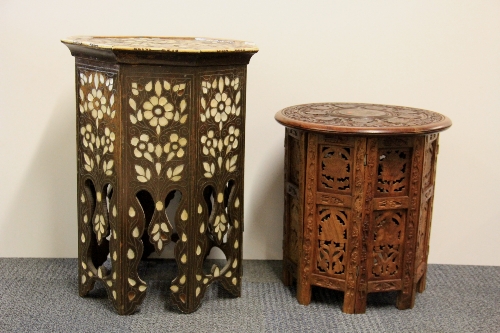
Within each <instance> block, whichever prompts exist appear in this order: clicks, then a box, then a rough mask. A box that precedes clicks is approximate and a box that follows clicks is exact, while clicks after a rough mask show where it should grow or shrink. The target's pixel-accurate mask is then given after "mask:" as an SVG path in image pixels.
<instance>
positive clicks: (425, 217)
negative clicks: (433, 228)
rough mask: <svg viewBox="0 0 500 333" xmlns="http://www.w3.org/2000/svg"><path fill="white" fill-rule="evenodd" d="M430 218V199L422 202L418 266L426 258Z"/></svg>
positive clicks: (419, 223) (419, 224)
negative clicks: (428, 221)
mask: <svg viewBox="0 0 500 333" xmlns="http://www.w3.org/2000/svg"><path fill="white" fill-rule="evenodd" d="M428 218H429V201H425V202H424V203H422V205H421V208H420V218H419V222H418V234H417V252H416V255H415V264H416V267H418V265H419V264H420V263H421V262H422V261H423V260H425V235H426V231H427V220H428Z"/></svg>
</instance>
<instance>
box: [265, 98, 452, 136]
mask: <svg viewBox="0 0 500 333" xmlns="http://www.w3.org/2000/svg"><path fill="white" fill-rule="evenodd" d="M275 119H276V120H277V121H278V122H279V123H280V124H282V125H284V126H287V127H293V128H298V129H302V130H307V131H316V132H327V133H339V134H366V135H388V134H396V135H410V134H428V133H434V132H440V131H443V130H445V129H447V128H449V127H450V126H451V120H450V119H449V118H448V117H446V116H443V115H442V114H440V113H437V112H433V111H428V110H422V109H415V108H409V107H404V106H392V105H380V104H361V103H312V104H301V105H295V106H291V107H288V108H285V109H283V110H281V111H279V112H278V113H276V115H275Z"/></svg>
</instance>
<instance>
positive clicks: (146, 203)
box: [136, 190, 155, 259]
mask: <svg viewBox="0 0 500 333" xmlns="http://www.w3.org/2000/svg"><path fill="white" fill-rule="evenodd" d="M136 197H137V200H138V201H139V204H140V205H141V207H142V210H143V212H144V219H145V221H144V232H143V234H142V236H141V240H142V244H143V245H144V250H143V252H142V259H145V258H147V257H148V256H149V255H150V254H151V253H153V252H154V250H155V247H154V246H153V244H151V242H150V241H149V235H148V232H147V230H148V226H149V223H150V222H151V218H152V217H153V213H154V209H155V204H154V200H153V197H152V196H151V194H149V192H148V191H146V190H141V191H139V192H137V194H136Z"/></svg>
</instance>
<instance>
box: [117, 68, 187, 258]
mask: <svg viewBox="0 0 500 333" xmlns="http://www.w3.org/2000/svg"><path fill="white" fill-rule="evenodd" d="M187 82H188V81H187V79H185V78H184V77H181V78H175V76H174V77H162V78H155V79H151V78H147V79H144V78H142V77H137V78H130V81H128V83H127V85H128V87H129V96H128V106H129V109H128V110H129V111H130V113H129V119H130V123H131V125H132V126H131V127H130V131H131V133H132V135H131V136H130V142H129V143H130V146H129V147H130V151H131V152H132V154H133V157H135V159H134V163H133V170H134V171H135V179H136V180H137V181H138V182H139V183H141V184H142V185H141V186H142V187H141V188H143V189H145V190H147V191H148V192H149V194H150V195H151V197H152V198H153V200H154V202H155V203H156V204H155V211H154V214H153V216H152V217H151V220H150V223H149V227H148V233H149V240H150V241H151V243H152V244H153V245H154V246H155V249H156V251H157V253H161V251H162V250H163V249H164V247H165V245H166V244H167V243H168V242H169V241H170V234H171V232H172V231H173V228H172V225H171V224H170V221H169V220H168V218H167V215H166V213H165V208H166V207H165V206H164V202H165V200H167V199H166V197H167V195H168V193H165V192H164V190H165V189H160V188H158V184H170V183H169V182H179V181H181V180H182V179H183V177H184V176H183V171H184V167H185V165H186V156H187V154H186V152H187V149H188V147H187V146H188V139H187V137H188V133H189V132H188V126H187V123H186V122H187V120H188V112H187V107H188V101H189V98H190V97H189V91H188V90H189V86H188V85H187ZM165 181H169V182H166V183H165ZM144 186H145V187H144Z"/></svg>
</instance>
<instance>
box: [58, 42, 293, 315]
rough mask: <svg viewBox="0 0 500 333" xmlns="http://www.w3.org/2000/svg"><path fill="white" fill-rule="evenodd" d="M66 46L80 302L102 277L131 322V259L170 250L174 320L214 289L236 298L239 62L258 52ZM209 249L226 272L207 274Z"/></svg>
mask: <svg viewBox="0 0 500 333" xmlns="http://www.w3.org/2000/svg"><path fill="white" fill-rule="evenodd" d="M94 41H97V43H93V42H94ZM64 42H65V43H66V44H67V45H68V47H69V48H70V50H71V51H72V54H73V55H75V56H76V92H77V114H78V117H77V122H78V137H77V147H78V200H79V208H78V215H79V222H78V230H79V263H80V264H79V281H80V295H82V296H84V295H86V294H87V293H88V292H89V291H90V290H91V289H92V288H93V286H94V283H95V282H96V281H98V280H100V281H102V282H103V283H104V285H105V287H106V289H107V291H108V295H109V298H110V299H111V301H112V302H113V305H114V306H115V308H116V309H117V311H118V313H120V314H131V313H133V312H134V311H135V310H136V308H137V306H139V305H140V304H141V302H142V300H143V298H144V297H145V295H146V290H147V284H146V282H145V281H143V280H141V278H140V276H139V275H138V273H137V268H138V265H139V262H140V260H141V259H142V258H146V257H147V256H148V255H149V254H151V253H152V252H153V251H156V252H157V253H158V254H161V253H162V252H163V251H164V249H165V247H166V245H167V244H169V243H171V242H173V243H175V247H174V249H175V250H174V251H175V259H176V262H177V266H178V275H177V277H176V278H175V279H174V280H173V281H172V282H171V284H170V291H171V298H172V302H173V304H175V305H176V306H177V307H178V308H179V309H180V310H181V311H183V312H192V311H195V310H196V309H197V308H198V307H199V306H200V304H201V300H202V298H203V295H204V294H205V291H206V289H207V287H208V286H209V285H210V284H211V283H212V282H215V281H219V282H220V283H221V284H222V285H223V286H224V288H225V289H227V290H228V291H229V292H230V293H231V294H233V295H235V296H239V295H240V293H241V276H242V269H241V262H242V255H241V251H242V240H243V238H242V231H243V174H244V170H243V162H244V143H245V142H244V128H245V85H246V64H247V63H248V61H249V59H250V56H251V55H252V54H253V53H255V52H257V50H256V48H255V47H250V46H249V45H250V44H244V42H237V41H223V40H209V39H196V40H194V39H189V38H188V39H182V40H177V39H175V40H174V39H168V38H153V37H148V38H114V37H110V38H100V37H95V38H94V37H82V38H76V39H72V40H67V41H64ZM183 43H184V44H183ZM110 44H112V45H110ZM181 44H182V45H183V46H182V47H184V48H185V52H184V53H183V54H182V55H176V56H174V54H173V53H172V52H175V49H178V48H179V47H180V46H179V45H181ZM131 46H135V47H134V48H133V49H131V48H130V47H131ZM182 47H180V48H182ZM157 48H158V49H161V50H162V51H163V52H164V53H161V54H159V53H154V52H153V51H156V49H157ZM186 48H187V49H186ZM200 50H201V51H200ZM220 50H224V51H225V53H222V54H220V56H219V53H218V52H219V51H220ZM131 62H132V63H133V65H130V63H131ZM156 65H162V66H156ZM297 185H298V184H297ZM174 198H176V199H174ZM175 200H177V201H178V206H177V209H176V212H175V214H174V216H171V217H170V218H169V216H167V213H166V212H167V208H168V207H169V206H170V205H172V203H173V201H175ZM297 207H298V204H297ZM213 247H218V248H220V249H221V250H222V252H223V253H224V254H225V256H226V265H224V266H223V267H218V266H216V265H214V266H213V267H212V269H211V270H210V271H209V272H207V271H204V270H203V263H204V261H205V259H206V257H207V256H208V254H209V253H210V251H211V249H212V248H213ZM108 257H109V261H107V258H108ZM296 257H297V258H298V256H296ZM296 261H297V260H296ZM166 283H168V282H166Z"/></svg>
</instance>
